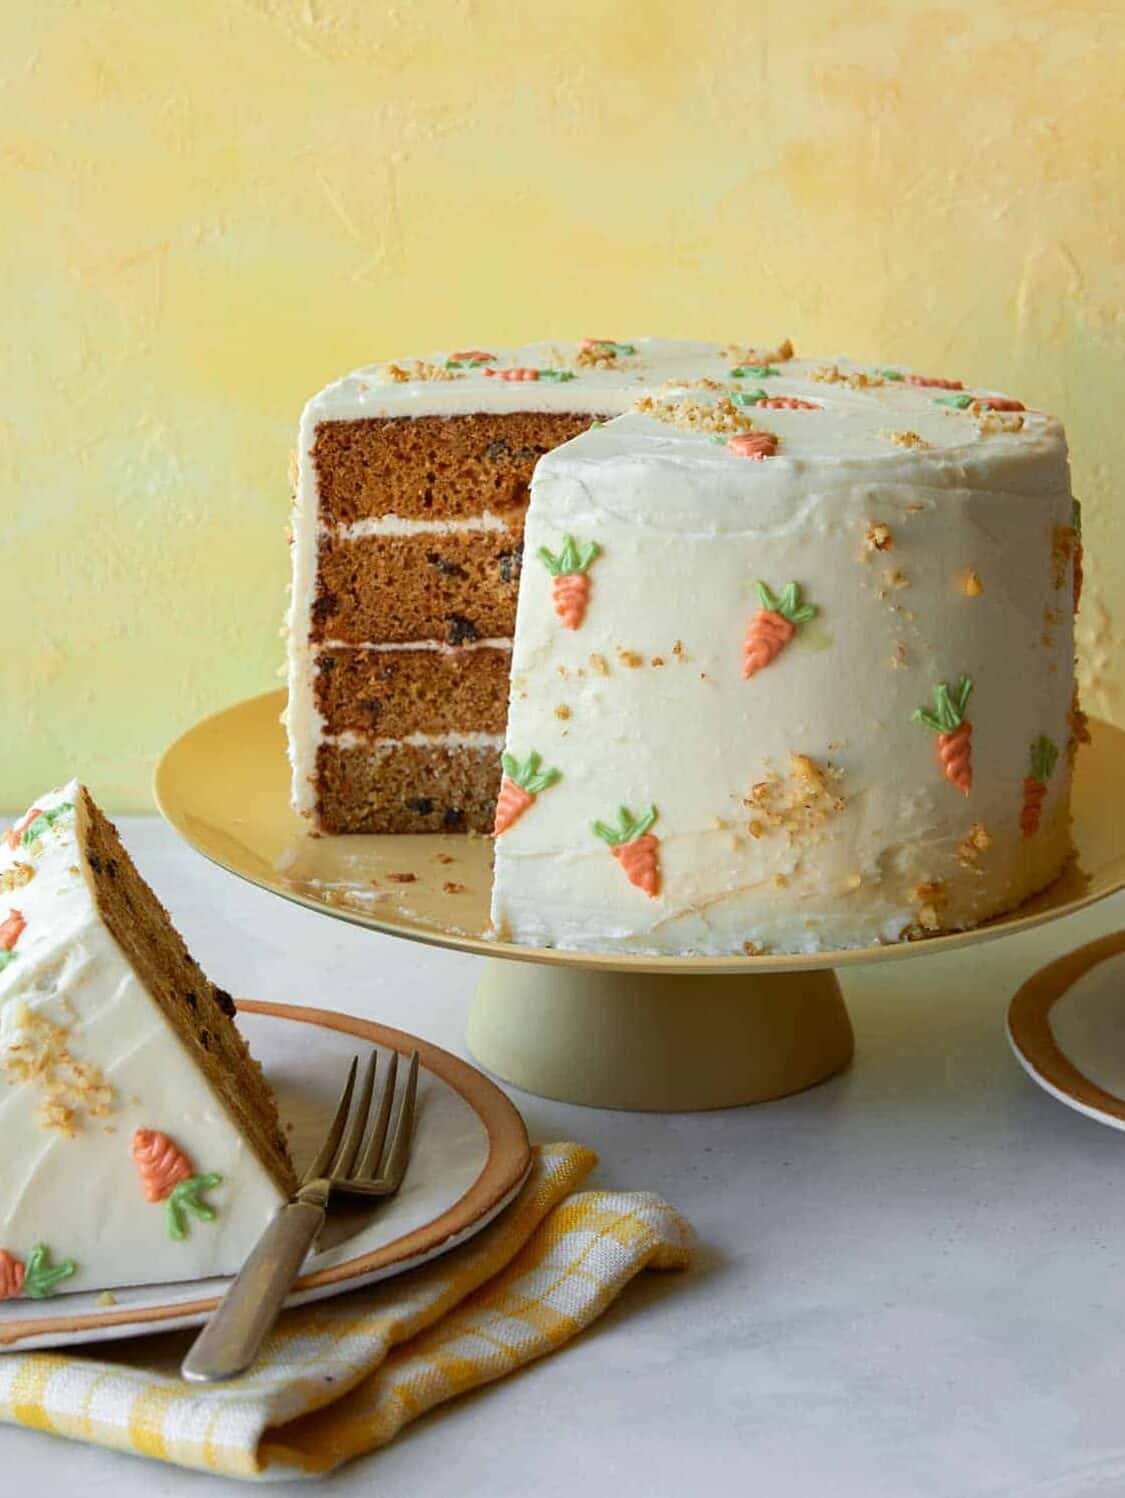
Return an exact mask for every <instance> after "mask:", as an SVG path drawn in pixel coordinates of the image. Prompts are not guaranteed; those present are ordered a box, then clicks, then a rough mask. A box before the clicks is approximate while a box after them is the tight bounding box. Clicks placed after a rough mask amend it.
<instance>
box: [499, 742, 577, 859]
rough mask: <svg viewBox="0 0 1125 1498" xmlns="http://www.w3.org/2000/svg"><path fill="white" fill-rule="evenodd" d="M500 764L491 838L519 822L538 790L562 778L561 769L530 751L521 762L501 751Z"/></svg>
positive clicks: (538, 792) (543, 789)
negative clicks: (502, 771)
mask: <svg viewBox="0 0 1125 1498" xmlns="http://www.w3.org/2000/svg"><path fill="white" fill-rule="evenodd" d="M500 763H501V765H502V766H503V767H504V779H503V780H502V781H501V783H500V796H499V799H498V800H497V802H496V825H495V827H494V828H493V829H492V835H493V837H499V836H500V834H501V833H502V832H507V830H508V828H509V827H511V826H513V825H514V823H516V822H518V821H519V819H520V817H522V816H523V814H524V812H525V811H526V810H527V809H528V807H529V806H531V805H532V803H533V802H534V801H535V799H536V797H537V796H538V795H539V794H540V792H541V791H545V790H547V789H548V787H550V786H552V785H554V784H555V782H556V781H559V780H561V779H562V771H561V770H556V769H553V768H552V767H551V766H550V765H547V766H544V765H543V758H542V755H539V754H536V752H535V750H534V749H533V750H532V751H531V753H530V754H529V755H528V756H527V758H526V759H525V760H524V762H523V764H520V762H519V760H518V759H517V758H516V757H515V755H514V754H502V755H501V756H500Z"/></svg>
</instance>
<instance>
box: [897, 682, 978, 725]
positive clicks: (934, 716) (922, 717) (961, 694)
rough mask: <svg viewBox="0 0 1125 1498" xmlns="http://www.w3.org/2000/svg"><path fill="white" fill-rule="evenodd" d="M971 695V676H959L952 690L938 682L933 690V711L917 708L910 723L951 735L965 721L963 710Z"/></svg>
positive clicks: (943, 683)
mask: <svg viewBox="0 0 1125 1498" xmlns="http://www.w3.org/2000/svg"><path fill="white" fill-rule="evenodd" d="M972 695H973V678H972V677H971V676H965V675H964V674H962V675H961V676H959V677H958V678H957V685H956V686H955V687H954V688H953V689H952V690H951V689H950V688H949V687H948V686H947V685H946V684H945V682H944V681H941V682H938V684H937V686H936V687H935V688H934V711H933V712H930V711H929V710H928V709H927V708H924V707H920V708H917V709H916V710H915V712H914V714H913V717H912V718H911V722H913V723H921V724H922V725H923V727H925V728H932V729H933V731H934V732H935V733H953V732H954V731H955V730H956V729H958V728H960V727H961V724H962V723H963V722H964V721H965V709H966V708H967V707H968V705H969V698H970V697H971V696H972Z"/></svg>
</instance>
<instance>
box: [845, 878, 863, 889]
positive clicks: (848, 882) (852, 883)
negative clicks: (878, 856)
mask: <svg viewBox="0 0 1125 1498" xmlns="http://www.w3.org/2000/svg"><path fill="white" fill-rule="evenodd" d="M862 883H863V875H862V874H849V875H848V877H847V878H846V879H845V880H844V890H845V892H846V893H848V894H850V893H851V891H852V890H853V889H858V888H859V887H860V885H861V884H862Z"/></svg>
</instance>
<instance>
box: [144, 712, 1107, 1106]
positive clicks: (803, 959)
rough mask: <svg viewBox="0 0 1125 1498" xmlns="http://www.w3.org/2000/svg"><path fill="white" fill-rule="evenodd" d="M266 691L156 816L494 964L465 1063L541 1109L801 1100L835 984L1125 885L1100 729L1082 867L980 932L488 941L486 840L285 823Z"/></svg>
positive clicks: (365, 913) (167, 775)
mask: <svg viewBox="0 0 1125 1498" xmlns="http://www.w3.org/2000/svg"><path fill="white" fill-rule="evenodd" d="M284 705H285V693H284V692H283V691H280V692H271V693H269V694H267V695H266V696H262V697H255V698H252V699H250V700H249V701H247V702H242V703H239V704H238V705H237V706H236V707H232V708H228V709H227V710H226V711H224V712H221V713H217V714H216V715H215V716H214V717H211V718H207V719H205V720H204V721H203V722H201V723H199V724H197V725H196V727H194V728H192V729H191V730H189V732H187V733H186V734H184V735H183V737H182V738H180V739H178V740H177V741H176V742H175V743H174V744H173V745H172V746H171V748H170V749H168V750H167V752H166V753H165V755H164V757H163V759H162V760H161V761H160V764H159V765H158V766H157V770H156V776H155V792H156V800H157V803H158V805H159V807H160V810H161V812H162V813H163V815H164V816H165V817H166V818H167V820H168V821H169V822H170V823H171V825H172V826H173V827H174V828H175V829H176V830H177V831H178V832H179V833H180V834H181V835H182V836H183V837H184V838H185V839H186V840H187V841H188V842H189V843H191V844H192V845H193V847H195V848H197V849H198V850H199V852H201V853H203V854H204V855H205V856H206V857H208V858H210V859H212V860H213V861H214V862H215V863H217V864H219V865H220V866H221V867H223V868H225V869H228V870H229V871H230V872H231V873H234V874H238V875H240V876H241V877H242V878H244V879H248V880H250V881H251V882H252V883H254V884H257V885H260V886H261V887H262V888H263V889H267V890H271V891H272V892H273V893H274V894H278V895H282V896H283V897H285V898H286V899H289V900H293V901H296V902H297V903H298V904H300V905H304V906H306V907H308V908H309V909H310V910H317V911H321V912H322V913H324V914H326V915H331V916H335V917H336V918H337V919H338V920H344V921H350V922H352V923H354V924H356V925H360V926H368V927H370V928H371V929H372V930H373V931H381V932H383V933H384V934H385V935H388V936H399V937H405V938H407V939H408V940H412V941H420V942H426V943H429V944H431V945H433V946H440V947H452V948H455V949H456V950H458V951H462V952H471V953H474V954H476V955H477V956H479V957H481V958H482V959H483V973H482V977H481V981H480V985H479V987H478V989H477V992H476V995H475V997H474V999H473V1002H472V1007H471V1009H470V1013H469V1024H468V1042H469V1048H470V1050H471V1051H472V1053H473V1055H474V1056H475V1057H476V1058H477V1060H478V1061H479V1062H480V1063H481V1064H482V1065H483V1066H485V1067H486V1068H487V1069H488V1070H489V1071H491V1072H494V1073H495V1074H496V1075H498V1076H500V1077H502V1078H504V1079H505V1080H506V1081H509V1082H512V1083H514V1084H515V1085H517V1086H519V1087H522V1088H524V1089H526V1090H527V1091H529V1092H534V1093H538V1094H540V1095H542V1096H545V1097H553V1098H560V1099H563V1100H565V1101H568V1102H576V1103H590V1104H595V1105H598V1106H601V1107H617V1108H642V1109H649V1108H651V1109H673V1110H674V1109H694V1108H721V1107H729V1106H732V1105H734V1104H739V1103H753V1102H763V1101H765V1100H766V1099H768V1098H775V1097H781V1096H783V1095H785V1094H787V1093H791V1092H798V1091H800V1090H801V1089H803V1088H805V1087H811V1086H812V1085H813V1084H814V1083H817V1082H821V1081H823V1080H824V1079H825V1078H827V1077H830V1076H831V1075H833V1073H835V1072H837V1071H840V1070H841V1069H842V1068H843V1067H845V1066H846V1065H847V1064H848V1062H849V1061H850V1060H851V1057H852V1051H853V1039H852V1028H851V1023H850V1021H849V1019H848V1013H847V1009H846V1008H845V1006H844V1000H843V996H842V994H841V992H840V985H839V983H838V981H837V978H836V973H835V971H834V969H836V968H839V967H843V966H850V965H852V964H856V963H866V962H895V961H903V960H905V959H907V958H911V957H920V956H925V955H928V954H930V953H935V952H947V951H951V950H952V949H953V948H955V947H963V946H967V945H969V944H970V943H973V942H981V941H988V940H990V939H994V938H996V937H999V936H1007V935H1009V934H1013V933H1015V932H1018V931H1025V930H1027V929H1029V928H1030V927H1032V926H1036V925H1040V924H1041V923H1042V922H1044V921H1049V920H1053V919H1054V918H1055V917H1057V916H1063V915H1069V914H1070V913H1071V912H1072V911H1075V910H1079V909H1081V908H1082V907H1083V906H1085V905H1089V904H1091V903H1092V902H1093V901H1095V900H1100V899H1102V898H1103V897H1104V896H1106V895H1109V894H1112V893H1114V891H1116V890H1119V889H1121V888H1123V887H1125V796H1123V795H1122V790H1123V788H1125V732H1122V731H1121V730H1120V729H1117V728H1113V727H1111V726H1110V725H1109V724H1106V723H1097V722H1095V723H1093V724H1092V725H1091V727H1092V733H1093V738H1092V742H1091V743H1090V744H1089V745H1087V746H1085V747H1084V748H1083V749H1082V751H1081V752H1080V754H1079V756H1078V761H1077V765H1076V774H1075V786H1074V801H1073V811H1074V834H1075V843H1076V846H1077V853H1078V856H1077V859H1076V860H1075V862H1074V864H1073V865H1072V866H1071V867H1070V868H1068V869H1067V871H1066V872H1065V873H1064V874H1063V875H1062V877H1061V878H1060V879H1058V880H1057V881H1056V882H1055V884H1053V885H1052V886H1051V888H1050V889H1049V890H1047V891H1045V892H1044V893H1043V894H1041V895H1039V896H1038V897H1037V898H1036V899H1034V900H1033V901H1030V902H1029V903H1028V904H1026V905H1023V906H1021V907H1020V909H1018V910H1017V911H1014V912H1013V913H1012V914H1010V915H1007V916H1004V917H1003V918H1001V919H999V920H996V921H994V922H991V923H990V924H988V925H986V926H981V927H978V928H976V929H975V930H973V931H966V932H958V933H954V934H951V935H946V936H934V937H929V938H927V939H925V940H923V941H917V942H908V943H900V944H897V945H893V946H883V947H869V948H863V949H858V950H847V951H838V952H817V953H814V954H809V955H796V956H794V955H788V956H784V955H767V956H761V957H742V956H739V957H641V956H633V955H631V954H595V953H586V952H563V951H557V950H555V949H553V948H534V947H520V946H515V945H512V944H509V943H504V942H499V941H493V940H490V939H489V937H488V935H487V930H488V905H489V891H490V883H491V862H492V843H491V839H489V838H485V837H479V836H469V837H464V836H444V835H433V836H427V835H422V836H405V837H403V836H363V835H360V836H352V837H322V836H317V835H312V834H310V833H309V831H308V830H307V827H306V826H305V824H304V823H303V822H302V820H301V819H300V818H299V817H298V816H297V815H296V814H295V813H294V812H293V811H292V810H291V809H290V807H289V800H288V791H289V784H288V775H289V764H288V760H287V757H286V749H285V736H284V732H283V730H282V727H281V724H280V715H281V712H282V709H283V707H284Z"/></svg>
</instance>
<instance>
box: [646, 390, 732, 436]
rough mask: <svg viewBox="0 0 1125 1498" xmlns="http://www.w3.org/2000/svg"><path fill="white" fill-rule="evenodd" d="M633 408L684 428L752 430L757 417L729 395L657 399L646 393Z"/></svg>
mask: <svg viewBox="0 0 1125 1498" xmlns="http://www.w3.org/2000/svg"><path fill="white" fill-rule="evenodd" d="M633 410H634V411H639V412H640V413H641V414H642V415H644V416H655V417H656V419H657V421H666V422H668V423H669V425H671V426H674V427H678V428H679V429H680V430H681V431H684V432H750V431H753V429H754V422H753V420H752V419H751V418H750V417H749V416H747V414H746V412H745V411H743V410H742V409H741V408H740V407H738V406H736V405H735V404H734V402H733V401H732V400H731V398H730V396H729V395H723V396H720V398H719V399H718V400H717V401H697V400H693V399H692V398H691V397H690V396H684V398H683V399H682V400H670V399H665V400H657V399H656V398H655V397H654V396H651V395H642V396H641V397H640V399H639V400H637V401H635V402H634V403H633Z"/></svg>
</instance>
